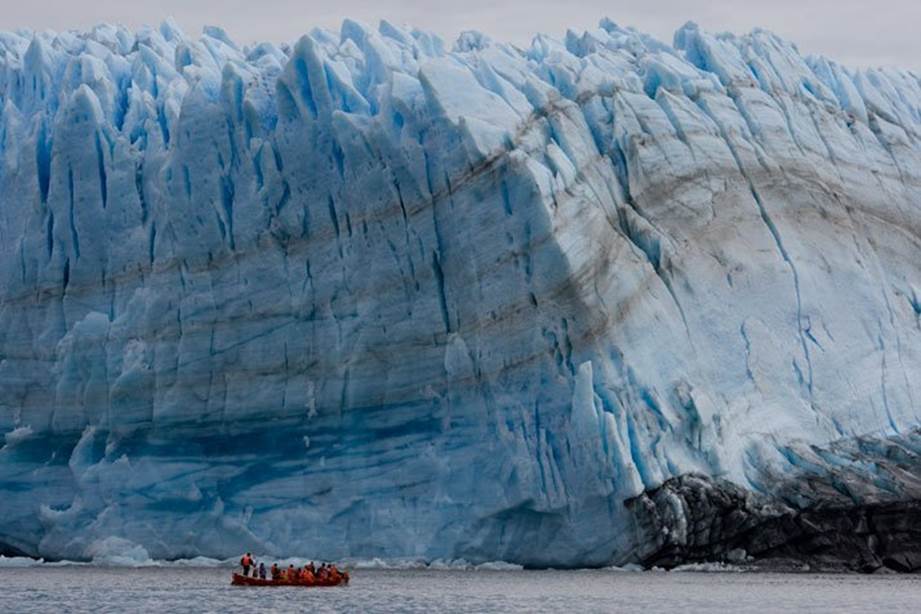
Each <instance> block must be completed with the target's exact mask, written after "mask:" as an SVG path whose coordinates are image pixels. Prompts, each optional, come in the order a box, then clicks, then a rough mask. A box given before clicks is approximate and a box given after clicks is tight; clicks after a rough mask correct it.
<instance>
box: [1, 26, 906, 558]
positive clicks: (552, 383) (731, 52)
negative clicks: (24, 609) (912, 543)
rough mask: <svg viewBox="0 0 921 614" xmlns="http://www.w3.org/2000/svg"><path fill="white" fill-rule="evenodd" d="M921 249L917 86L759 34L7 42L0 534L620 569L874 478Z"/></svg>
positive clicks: (29, 550) (360, 31) (12, 539)
mask: <svg viewBox="0 0 921 614" xmlns="http://www.w3.org/2000/svg"><path fill="white" fill-rule="evenodd" d="M919 247H921V79H919V77H918V76H917V75H915V74H912V73H910V72H904V71H898V70H889V69H886V70H867V71H854V70H850V69H848V68H845V67H843V66H841V65H839V64H837V63H835V62H833V61H831V60H828V59H825V58H813V57H803V56H802V55H801V54H800V53H799V52H798V50H797V49H796V47H795V46H793V45H792V44H790V43H787V42H785V41H783V40H781V39H779V38H777V37H776V36H774V35H772V34H770V33H768V32H764V31H755V32H753V33H751V34H749V35H746V36H740V37H736V36H731V35H711V34H708V33H706V32H704V31H702V30H700V29H699V28H698V27H697V26H695V25H693V24H689V25H687V26H685V27H684V28H682V29H681V30H680V31H679V32H678V33H677V34H676V35H675V40H674V44H673V45H672V46H669V45H667V44H663V43H660V42H658V41H656V40H654V39H652V38H650V37H648V36H645V35H642V34H640V33H637V32H635V31H633V30H628V29H623V28H621V27H619V26H617V25H615V24H614V23H612V22H610V21H608V20H604V21H602V22H601V24H600V26H599V27H598V28H596V29H592V30H589V31H586V32H584V33H576V32H569V33H568V34H567V35H566V36H565V39H564V40H562V41H561V40H556V39H553V38H549V37H545V36H538V37H536V38H535V39H534V41H533V43H532V44H531V46H530V47H528V48H526V49H521V48H517V47H515V46H512V45H508V44H501V43H497V42H493V41H490V40H489V39H488V38H487V37H485V36H483V35H481V34H478V33H465V34H464V35H462V36H461V37H460V38H459V40H458V41H457V42H456V43H455V44H454V45H453V47H449V46H447V45H445V43H443V42H442V41H441V40H440V39H439V38H437V37H435V36H433V35H430V34H427V33H424V32H419V31H408V30H405V29H401V28H398V27H395V26H393V25H391V24H389V23H386V22H384V23H381V24H380V26H379V27H377V28H369V27H366V26H363V25H360V24H358V23H354V22H352V21H346V22H345V23H344V24H343V26H342V28H341V31H340V32H339V33H333V32H328V31H320V30H315V31H313V32H311V33H310V34H308V35H306V36H304V37H303V38H301V39H300V40H299V41H297V43H296V44H294V45H292V46H287V45H281V46H275V45H272V44H261V45H258V46H254V47H241V46H239V45H237V44H235V43H234V42H233V41H232V40H230V39H229V38H228V36H227V35H226V34H225V33H224V32H223V31H222V30H220V29H219V28H206V29H205V30H204V32H203V34H202V35H201V36H200V37H188V36H186V35H184V34H183V33H182V32H181V31H180V30H179V28H178V27H176V26H175V25H174V24H172V23H171V22H166V23H164V24H163V25H162V26H160V27H159V28H156V29H151V28H147V29H141V30H139V31H137V32H132V31H129V30H127V29H125V28H121V27H113V26H99V27H96V28H94V29H93V30H91V31H89V32H68V33H51V32H34V33H33V32H15V33H3V34H0V444H3V447H2V448H0V516H2V522H0V550H4V551H6V553H8V554H9V553H25V554H29V555H41V556H45V557H66V558H84V559H85V558H92V557H93V556H94V555H95V554H96V553H97V552H98V551H99V550H100V549H101V548H102V549H105V548H107V547H108V545H111V544H112V543H113V541H112V540H121V541H119V543H126V544H128V546H127V547H130V548H135V547H140V548H143V549H145V550H146V551H147V552H148V553H149V554H150V555H151V556H154V557H159V558H174V557H190V556H195V555H206V556H217V557H223V556H232V555H235V554H237V553H238V552H239V551H240V550H242V549H244V548H245V549H249V550H253V551H256V552H266V553H275V554H279V555H309V556H317V557H326V558H332V557H345V556H353V557H355V556H368V557H371V556H386V557H421V558H428V559H434V558H448V559H450V558H465V559H467V560H470V561H474V562H476V561H483V560H499V559H501V560H507V561H512V562H517V563H522V564H527V565H596V564H605V563H609V562H617V561H624V560H629V559H630V558H631V557H635V556H636V555H635V552H636V551H637V548H638V546H640V545H641V544H638V543H637V541H638V539H641V537H640V536H641V535H642V531H639V530H637V529H636V527H635V526H634V525H635V524H636V523H635V522H634V520H633V518H632V516H631V513H630V511H629V510H628V508H627V506H625V505H624V501H626V500H628V499H631V498H633V497H636V496H637V495H640V494H641V493H643V492H644V491H649V492H652V491H653V490H654V489H656V488H658V487H660V486H661V485H662V484H664V483H665V482H666V481H668V480H669V479H672V478H676V477H678V476H681V475H685V474H691V473H693V474H695V475H704V476H712V477H718V478H719V479H721V480H726V481H728V482H729V483H731V484H734V485H736V486H738V487H739V488H741V489H743V490H748V491H751V492H754V493H770V492H771V491H772V488H773V484H774V483H775V481H776V476H779V475H780V476H782V475H786V474H790V475H793V474H794V473H796V472H797V471H801V470H803V468H804V467H806V466H812V465H815V464H817V463H818V464H824V465H827V466H828V467H834V466H837V465H841V464H847V465H848V466H851V467H858V468H861V467H862V468H863V469H862V470H865V471H866V472H867V475H870V476H871V478H872V474H873V465H872V463H870V462H869V461H868V462H867V463H864V464H863V465H861V462H862V461H861V460H860V457H859V455H857V456H853V457H850V456H849V457H847V458H846V459H845V458H843V457H838V456H835V455H833V454H825V455H818V454H807V453H805V452H804V450H805V451H808V450H810V449H812V447H815V446H827V445H828V444H831V443H832V442H836V441H841V440H849V439H853V438H855V437H857V436H863V435H872V436H878V437H883V438H885V437H890V436H898V435H899V434H905V433H908V432H910V431H911V430H912V429H914V428H916V427H918V425H919V423H921V406H919V402H921V378H919V377H918V375H919V374H921V289H919V288H921V258H919V253H921V252H919ZM816 449H818V448H816ZM827 449H832V448H827ZM675 500H676V501H677V499H675ZM657 501H659V499H657ZM679 515H680V514H679Z"/></svg>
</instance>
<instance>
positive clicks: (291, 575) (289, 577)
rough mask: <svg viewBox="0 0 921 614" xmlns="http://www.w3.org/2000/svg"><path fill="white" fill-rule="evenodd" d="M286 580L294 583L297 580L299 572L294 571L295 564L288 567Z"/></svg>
mask: <svg viewBox="0 0 921 614" xmlns="http://www.w3.org/2000/svg"><path fill="white" fill-rule="evenodd" d="M285 580H287V581H288V582H294V581H295V580H297V570H295V569H294V564H293V563H292V564H291V565H288V573H287V574H286V575H285Z"/></svg>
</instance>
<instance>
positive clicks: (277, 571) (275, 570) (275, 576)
mask: <svg viewBox="0 0 921 614" xmlns="http://www.w3.org/2000/svg"><path fill="white" fill-rule="evenodd" d="M280 572H281V570H280V569H278V563H272V579H273V580H278V577H279V575H280Z"/></svg>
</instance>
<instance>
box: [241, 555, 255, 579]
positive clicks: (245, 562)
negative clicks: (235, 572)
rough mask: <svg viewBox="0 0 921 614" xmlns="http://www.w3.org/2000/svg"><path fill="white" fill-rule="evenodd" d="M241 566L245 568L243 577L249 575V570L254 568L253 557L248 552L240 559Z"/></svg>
mask: <svg viewBox="0 0 921 614" xmlns="http://www.w3.org/2000/svg"><path fill="white" fill-rule="evenodd" d="M240 566H241V567H242V568H243V575H244V576H248V575H249V568H250V567H252V566H253V555H252V554H250V553H249V552H247V553H246V554H244V555H243V557H242V558H241V559H240Z"/></svg>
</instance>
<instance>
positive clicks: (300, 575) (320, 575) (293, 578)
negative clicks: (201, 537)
mask: <svg viewBox="0 0 921 614" xmlns="http://www.w3.org/2000/svg"><path fill="white" fill-rule="evenodd" d="M240 566H241V567H243V575H244V576H248V577H249V576H250V573H249V570H250V569H252V570H253V573H252V576H251V577H253V578H257V577H258V578H260V579H262V580H265V579H266V570H265V563H259V564H258V565H257V564H256V561H255V559H253V555H252V554H250V553H249V552H247V553H246V554H244V555H243V558H241V559H240ZM271 574H272V580H275V581H276V582H278V581H281V582H304V583H305V584H313V583H314V582H318V583H321V584H325V583H332V584H335V583H337V582H339V581H340V580H342V572H341V571H339V569H338V568H337V567H336V566H335V565H333V564H327V563H322V564H321V565H320V567H319V568H318V567H316V566H315V565H314V564H313V561H310V563H308V564H307V565H304V567H303V568H297V567H295V566H294V565H288V568H287V569H283V568H281V567H279V566H278V563H272V569H271Z"/></svg>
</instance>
